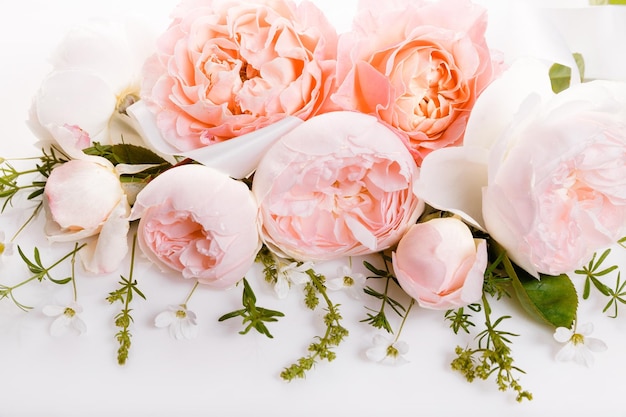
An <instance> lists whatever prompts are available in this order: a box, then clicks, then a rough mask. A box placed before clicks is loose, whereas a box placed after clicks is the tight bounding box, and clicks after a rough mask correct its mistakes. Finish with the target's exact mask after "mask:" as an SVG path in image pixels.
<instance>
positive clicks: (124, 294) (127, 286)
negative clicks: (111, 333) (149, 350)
mask: <svg viewBox="0 0 626 417" xmlns="http://www.w3.org/2000/svg"><path fill="white" fill-rule="evenodd" d="M136 243H137V235H135V236H134V237H133V245H132V250H131V257H130V271H129V274H128V278H125V277H124V276H122V275H120V278H121V281H119V282H118V284H119V285H120V288H118V289H117V290H115V291H112V292H110V293H109V296H108V297H107V298H106V300H107V301H108V302H109V304H113V303H115V302H117V301H119V302H120V303H122V304H123V307H122V310H121V311H120V312H119V313H118V314H117V315H116V316H115V326H116V327H118V328H119V329H120V330H119V331H118V332H117V334H116V335H115V338H116V339H117V341H118V343H119V348H118V350H117V362H118V363H119V364H120V365H125V364H126V360H127V359H128V351H129V350H130V346H131V340H130V339H131V337H132V335H131V333H130V325H131V323H132V322H133V318H132V316H131V314H130V313H131V311H132V309H131V308H130V303H131V301H132V300H133V294H137V295H138V296H140V297H141V298H143V299H144V300H145V299H146V296H145V295H144V294H143V293H142V292H141V291H140V290H139V288H137V281H136V280H133V269H134V264H135V247H136Z"/></svg>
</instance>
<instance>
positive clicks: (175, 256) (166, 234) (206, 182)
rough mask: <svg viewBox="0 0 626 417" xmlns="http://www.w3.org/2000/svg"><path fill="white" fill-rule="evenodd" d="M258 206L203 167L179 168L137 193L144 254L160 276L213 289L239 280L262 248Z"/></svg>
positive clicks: (237, 185)
mask: <svg viewBox="0 0 626 417" xmlns="http://www.w3.org/2000/svg"><path fill="white" fill-rule="evenodd" d="M256 212H257V206H256V203H255V201H254V198H253V196H252V193H251V192H250V190H249V189H248V187H246V185H245V184H244V183H242V182H240V181H237V180H234V179H232V178H230V177H228V176H227V175H225V174H222V173H221V172H219V171H216V170H214V169H212V168H208V167H205V166H202V165H195V164H194V165H183V166H179V167H175V168H172V169H170V170H168V171H166V172H164V173H163V174H161V175H159V176H158V177H156V178H155V179H154V180H152V181H151V182H149V183H148V185H147V186H146V187H145V188H144V189H143V190H142V191H141V192H140V193H139V195H138V196H137V200H136V202H135V205H134V206H133V209H132V212H131V219H138V218H140V220H139V228H138V242H139V246H140V248H141V249H142V251H143V253H144V254H145V255H146V256H147V257H148V259H150V260H151V261H152V262H153V263H155V264H156V265H158V266H159V267H160V268H161V269H163V270H168V269H169V270H174V271H179V272H181V273H182V276H183V278H186V279H197V280H198V281H199V282H201V283H204V284H207V285H210V286H212V287H215V288H227V287H230V286H232V285H234V284H235V283H236V282H237V281H239V280H240V279H242V278H243V277H244V275H245V274H246V272H247V271H248V269H250V267H251V266H252V263H253V262H254V259H255V257H256V253H257V252H258V250H259V248H260V241H259V235H258V230H257V224H256Z"/></svg>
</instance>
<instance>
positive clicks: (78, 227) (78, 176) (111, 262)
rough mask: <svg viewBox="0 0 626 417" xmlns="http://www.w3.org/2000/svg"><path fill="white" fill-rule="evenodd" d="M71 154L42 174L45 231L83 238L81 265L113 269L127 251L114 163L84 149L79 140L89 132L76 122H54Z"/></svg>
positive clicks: (124, 204) (124, 206) (123, 199)
mask: <svg viewBox="0 0 626 417" xmlns="http://www.w3.org/2000/svg"><path fill="white" fill-rule="evenodd" d="M51 131H52V132H54V133H55V136H56V137H57V138H58V140H59V143H61V144H64V145H66V147H65V148H64V151H65V150H67V151H68V154H70V155H72V156H75V157H77V158H81V159H71V160H69V161H68V162H65V163H63V164H62V165H59V166H57V167H55V168H54V169H53V170H52V172H51V173H50V175H49V177H48V179H47V180H46V185H45V188H44V204H45V207H46V213H47V217H48V218H47V222H46V227H45V231H46V235H47V237H48V239H49V240H51V241H55V242H71V241H77V240H81V239H86V240H87V245H86V246H85V247H84V248H83V249H82V250H81V252H80V253H81V260H82V262H83V265H84V266H85V269H86V270H88V271H90V272H95V273H106V272H110V271H113V270H115V269H116V268H117V267H118V266H119V264H120V262H121V261H122V259H123V258H124V257H125V256H126V252H127V249H128V248H127V234H128V229H129V224H128V215H129V213H130V205H129V203H128V198H127V195H126V193H125V191H124V189H123V187H122V184H121V183H120V180H119V175H118V173H117V172H116V171H115V169H114V167H113V165H112V164H111V163H110V162H109V161H107V160H106V159H104V158H102V157H99V156H88V155H85V154H82V153H81V152H80V150H78V148H76V146H77V145H81V144H82V145H84V144H85V143H86V142H89V138H88V137H87V136H86V135H85V133H84V132H83V131H81V130H80V129H78V128H76V127H71V126H69V127H55V128H54V129H52V130H51Z"/></svg>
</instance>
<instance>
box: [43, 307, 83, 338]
mask: <svg viewBox="0 0 626 417" xmlns="http://www.w3.org/2000/svg"><path fill="white" fill-rule="evenodd" d="M41 312H42V313H43V314H45V315H46V316H48V317H56V319H54V321H53V322H52V325H51V326H50V334H51V335H52V336H63V335H65V334H67V333H78V334H79V335H80V334H82V333H84V332H86V331H87V325H86V324H85V322H84V321H83V320H82V319H81V318H80V316H79V314H80V313H82V312H83V308H82V306H81V305H80V304H78V303H76V302H73V303H71V304H70V305H68V306H58V305H47V306H44V307H43V308H42V310H41Z"/></svg>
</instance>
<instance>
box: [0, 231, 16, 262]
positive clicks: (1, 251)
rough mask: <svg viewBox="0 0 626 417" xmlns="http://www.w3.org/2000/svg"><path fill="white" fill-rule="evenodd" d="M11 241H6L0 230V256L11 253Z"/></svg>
mask: <svg viewBox="0 0 626 417" xmlns="http://www.w3.org/2000/svg"><path fill="white" fill-rule="evenodd" d="M13 246H14V244H13V242H11V241H8V242H7V241H6V237H5V235H4V232H3V231H0V256H10V255H12V254H13Z"/></svg>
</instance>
